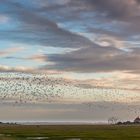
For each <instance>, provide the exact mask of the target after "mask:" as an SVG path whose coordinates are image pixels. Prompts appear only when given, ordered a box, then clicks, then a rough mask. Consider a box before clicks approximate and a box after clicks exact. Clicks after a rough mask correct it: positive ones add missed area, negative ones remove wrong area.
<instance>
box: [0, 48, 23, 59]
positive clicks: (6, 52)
mask: <svg viewBox="0 0 140 140" xmlns="http://www.w3.org/2000/svg"><path fill="white" fill-rule="evenodd" d="M24 49H25V48H24V47H10V48H7V49H5V50H2V51H0V57H7V56H9V55H11V54H14V53H17V52H21V51H23V50H24Z"/></svg>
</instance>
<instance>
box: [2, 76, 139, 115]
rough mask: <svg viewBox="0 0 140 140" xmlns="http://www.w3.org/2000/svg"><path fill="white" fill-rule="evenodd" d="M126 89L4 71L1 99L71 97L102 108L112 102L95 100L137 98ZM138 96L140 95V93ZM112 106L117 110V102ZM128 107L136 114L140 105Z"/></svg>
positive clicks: (60, 99) (15, 100)
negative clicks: (85, 84) (91, 85)
mask: <svg viewBox="0 0 140 140" xmlns="http://www.w3.org/2000/svg"><path fill="white" fill-rule="evenodd" d="M124 90H125V89H119V90H118V89H115V88H114V89H108V88H104V87H96V86H94V87H91V88H90V87H89V88H87V86H86V87H84V86H83V85H80V84H79V83H77V82H72V81H70V80H66V79H63V78H54V77H51V76H47V75H45V74H43V75H42V74H40V75H39V74H37V75H35V74H31V75H28V74H23V73H14V74H13V73H8V74H4V73H1V74H0V100H1V101H2V102H3V103H5V102H8V101H9V100H10V101H13V104H23V103H27V102H32V103H36V102H45V103H46V102H49V103H50V102H53V101H62V100H65V99H71V100H72V101H76V102H81V103H83V104H84V105H85V106H87V107H88V108H90V109H91V108H94V107H95V106H96V107H98V108H102V109H107V108H108V105H105V104H95V103H96V102H99V103H100V102H102V103H103V102H105V103H106V102H111V103H114V106H116V107H117V108H118V106H117V105H116V104H117V102H120V101H123V100H125V99H126V98H128V99H129V100H130V101H132V102H133V101H135V96H126V94H125V92H129V91H124ZM128 95H129V94H128ZM130 95H132V94H130ZM137 98H138V99H140V96H139V95H137ZM84 100H85V101H84ZM110 107H111V105H110ZM120 107H122V106H120ZM111 109H112V111H113V110H114V108H113V106H112V108H111ZM125 109H127V110H128V111H134V112H135V114H138V113H139V112H140V110H139V106H138V107H135V108H132V107H130V106H129V105H128V106H127V107H125Z"/></svg>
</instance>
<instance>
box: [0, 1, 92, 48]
mask: <svg viewBox="0 0 140 140" xmlns="http://www.w3.org/2000/svg"><path fill="white" fill-rule="evenodd" d="M6 5H7V6H8V7H9V8H10V10H12V13H11V17H12V18H13V19H16V20H18V22H20V23H21V24H20V28H18V27H17V28H16V29H15V30H11V31H3V32H1V33H0V34H2V36H1V37H0V38H1V39H8V40H16V41H19V42H28V43H31V44H40V45H45V46H53V47H62V48H63V47H65V48H79V47H83V46H92V42H91V41H90V40H89V39H87V38H85V37H83V36H80V35H78V34H75V33H73V32H71V31H69V30H66V29H63V28H60V27H59V26H58V24H57V23H56V22H54V21H52V20H50V19H49V18H47V16H42V15H41V14H40V13H38V12H35V11H32V10H31V9H28V8H26V7H25V6H24V5H22V4H20V3H18V2H16V3H15V2H13V1H11V2H8V4H7V3H6ZM7 12H9V10H8V11H7Z"/></svg>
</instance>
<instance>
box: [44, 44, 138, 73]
mask: <svg viewBox="0 0 140 140" xmlns="http://www.w3.org/2000/svg"><path fill="white" fill-rule="evenodd" d="M139 51H140V49H139V48H133V49H130V50H129V51H123V50H120V49H117V48H113V47H100V46H98V45H97V46H96V47H88V48H82V49H79V50H76V51H72V52H69V53H66V54H54V55H49V56H48V60H49V61H51V62H53V63H54V65H50V68H52V69H53V68H54V69H58V70H64V71H73V72H91V73H92V72H111V71H131V72H132V71H133V72H135V71H137V72H140V71H139V69H140V66H139V65H138V63H139V61H140V57H139V55H138V52H139ZM46 68H49V67H47V66H46Z"/></svg>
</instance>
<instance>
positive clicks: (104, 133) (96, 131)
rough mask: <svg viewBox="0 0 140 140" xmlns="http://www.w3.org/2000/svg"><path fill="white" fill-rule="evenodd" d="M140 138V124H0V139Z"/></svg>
mask: <svg viewBox="0 0 140 140" xmlns="http://www.w3.org/2000/svg"><path fill="white" fill-rule="evenodd" d="M48 139H50V140H140V126H138V125H137V126H116V125H69V126H67V125H49V126H47V125H44V126H43V125H41V126H40V125H28V126H27V125H0V140H48Z"/></svg>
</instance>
